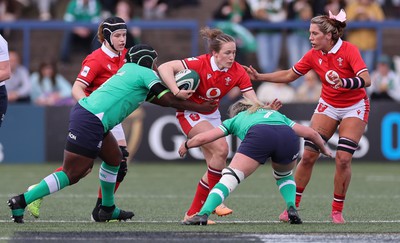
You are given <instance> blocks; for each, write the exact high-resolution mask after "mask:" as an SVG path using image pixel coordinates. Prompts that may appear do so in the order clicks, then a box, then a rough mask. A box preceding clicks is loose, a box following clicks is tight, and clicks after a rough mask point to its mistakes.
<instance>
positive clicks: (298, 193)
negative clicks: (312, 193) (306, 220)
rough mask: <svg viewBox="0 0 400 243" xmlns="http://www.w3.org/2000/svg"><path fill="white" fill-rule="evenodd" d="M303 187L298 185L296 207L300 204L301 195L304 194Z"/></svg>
mask: <svg viewBox="0 0 400 243" xmlns="http://www.w3.org/2000/svg"><path fill="white" fill-rule="evenodd" d="M304 189H305V188H303V187H296V208H298V207H299V206H300V201H301V197H302V196H303V192H304Z"/></svg>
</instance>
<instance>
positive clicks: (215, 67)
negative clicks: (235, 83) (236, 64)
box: [210, 56, 228, 72]
mask: <svg viewBox="0 0 400 243" xmlns="http://www.w3.org/2000/svg"><path fill="white" fill-rule="evenodd" d="M210 62H211V68H212V70H213V71H214V72H215V71H220V72H228V68H224V69H219V67H218V66H217V64H216V63H215V58H214V56H212V57H211V58H210Z"/></svg>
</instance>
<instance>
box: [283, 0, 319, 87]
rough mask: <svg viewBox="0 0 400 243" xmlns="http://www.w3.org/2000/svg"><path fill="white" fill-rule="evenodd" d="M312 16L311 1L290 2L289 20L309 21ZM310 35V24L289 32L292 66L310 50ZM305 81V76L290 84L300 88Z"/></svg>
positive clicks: (290, 64)
mask: <svg viewBox="0 0 400 243" xmlns="http://www.w3.org/2000/svg"><path fill="white" fill-rule="evenodd" d="M312 17H313V10H312V7H311V5H310V1H308V0H295V1H292V2H290V3H289V4H288V20H292V21H303V22H309V21H310V20H311V18H312ZM309 35H310V33H309V31H308V26H307V28H305V29H293V30H291V31H290V32H289V33H288V35H287V42H286V47H287V52H288V57H289V60H288V64H289V66H290V67H293V66H294V64H296V63H297V62H298V61H299V60H300V58H301V57H302V56H303V55H304V54H306V53H307V52H308V50H310V47H311V44H310V40H309V39H308V37H309ZM303 82H304V78H303V77H300V78H299V79H298V80H296V82H292V83H290V85H292V86H293V87H295V88H298V87H299V86H300V85H301V84H302V83H303Z"/></svg>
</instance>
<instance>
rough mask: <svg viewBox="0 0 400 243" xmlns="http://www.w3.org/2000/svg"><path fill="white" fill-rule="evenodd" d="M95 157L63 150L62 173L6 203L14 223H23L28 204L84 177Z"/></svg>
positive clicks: (48, 178)
mask: <svg viewBox="0 0 400 243" xmlns="http://www.w3.org/2000/svg"><path fill="white" fill-rule="evenodd" d="M67 144H68V142H67ZM95 157H96V156H95V155H94V157H92V158H90V157H85V156H82V155H79V154H77V153H74V152H69V151H66V150H65V151H64V164H63V167H64V169H63V171H59V172H55V173H52V174H50V175H48V176H47V177H45V178H44V179H43V180H42V181H40V182H39V184H38V185H37V186H35V187H34V188H32V189H31V190H30V191H27V192H25V193H23V194H20V195H18V196H15V197H13V198H11V199H10V200H9V201H8V205H9V207H10V208H11V210H12V217H13V219H14V222H16V223H23V215H24V209H25V207H26V206H27V204H30V203H31V202H33V201H35V200H37V199H38V198H42V197H45V196H47V195H49V194H52V193H55V192H57V191H60V190H61V189H63V188H64V187H66V186H69V185H72V184H75V183H77V182H78V181H79V180H80V179H81V178H83V177H84V175H85V173H86V171H87V170H88V168H90V167H92V166H93V161H94V158H95Z"/></svg>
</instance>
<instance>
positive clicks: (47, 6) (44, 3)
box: [33, 0, 57, 21]
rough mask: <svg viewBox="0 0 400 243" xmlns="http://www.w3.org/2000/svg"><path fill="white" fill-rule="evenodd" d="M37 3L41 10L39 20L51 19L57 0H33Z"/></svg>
mask: <svg viewBox="0 0 400 243" xmlns="http://www.w3.org/2000/svg"><path fill="white" fill-rule="evenodd" d="M33 1H35V2H36V4H37V8H38V10H39V20H42V21H47V20H51V19H52V16H51V7H52V5H54V4H56V3H57V1H56V0H33Z"/></svg>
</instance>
